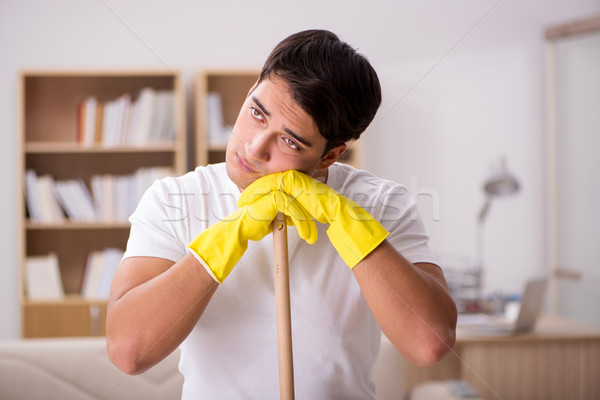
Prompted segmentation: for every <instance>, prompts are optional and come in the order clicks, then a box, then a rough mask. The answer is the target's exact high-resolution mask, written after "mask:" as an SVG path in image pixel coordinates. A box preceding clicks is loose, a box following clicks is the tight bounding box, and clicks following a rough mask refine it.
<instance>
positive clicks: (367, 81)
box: [258, 30, 381, 152]
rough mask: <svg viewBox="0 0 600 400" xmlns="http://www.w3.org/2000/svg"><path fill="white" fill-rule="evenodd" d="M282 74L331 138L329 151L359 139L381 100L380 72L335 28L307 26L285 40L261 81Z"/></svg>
mask: <svg viewBox="0 0 600 400" xmlns="http://www.w3.org/2000/svg"><path fill="white" fill-rule="evenodd" d="M273 76H276V77H279V78H282V79H283V80H284V81H285V82H286V83H287V84H288V85H289V86H290V89H291V91H292V95H293V97H294V100H296V102H297V103H298V104H299V105H300V106H301V107H302V108H303V109H304V110H305V111H306V112H307V113H308V114H309V115H310V116H311V117H312V118H313V120H314V121H315V124H316V125H317V128H318V129H319V132H320V133H321V135H322V136H323V137H324V138H325V139H326V140H327V148H326V149H325V150H326V152H327V151H328V150H329V149H331V148H333V147H335V146H337V145H340V144H343V143H345V142H347V141H349V140H351V139H358V138H359V137H360V135H361V134H362V133H363V132H364V130H365V129H366V128H367V126H369V124H370V123H371V121H372V120H373V118H374V117H375V113H376V112H377V109H378V108H379V105H380V104H381V86H380V84H379V79H378V78H377V73H376V72H375V70H374V69H373V67H372V66H371V64H370V63H369V61H368V60H367V59H366V57H364V56H363V55H361V54H359V53H358V52H357V51H356V50H355V49H354V48H352V47H351V46H350V45H349V44H347V43H345V42H343V41H341V40H340V39H339V38H338V37H337V36H336V35H335V34H334V33H332V32H329V31H326V30H308V31H303V32H298V33H296V34H293V35H291V36H289V37H287V38H286V39H284V40H283V41H281V42H280V43H279V44H278V45H277V46H276V47H275V49H273V51H272V52H271V54H270V55H269V57H268V58H267V61H266V62H265V65H264V66H263V68H262V71H261V73H260V77H259V79H258V82H259V83H260V82H262V81H263V80H265V79H269V78H271V77H273Z"/></svg>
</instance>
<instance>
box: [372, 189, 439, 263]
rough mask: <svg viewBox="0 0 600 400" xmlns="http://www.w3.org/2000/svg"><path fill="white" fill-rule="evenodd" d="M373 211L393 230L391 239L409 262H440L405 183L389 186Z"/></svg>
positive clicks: (389, 240) (386, 226)
mask: <svg viewBox="0 0 600 400" xmlns="http://www.w3.org/2000/svg"><path fill="white" fill-rule="evenodd" d="M373 211H374V214H372V215H373V217H375V218H376V219H377V220H379V222H381V224H382V225H383V226H384V227H385V228H386V229H387V230H388V231H389V232H390V235H389V236H388V238H387V240H388V242H389V243H391V244H392V246H394V248H395V249H396V250H397V251H398V252H399V253H400V254H402V256H404V257H405V258H406V259H407V260H408V261H410V262H411V263H413V264H414V263H432V264H436V265H439V260H438V257H437V256H436V255H435V253H434V252H433V251H432V250H431V249H430V247H429V244H428V243H429V235H427V233H426V232H425V226H424V224H423V220H422V219H421V215H420V214H419V210H418V208H417V203H416V201H415V200H414V199H413V198H412V197H411V196H410V193H409V192H408V190H407V189H406V188H405V187H404V186H402V185H393V186H391V187H388V188H387V190H385V191H384V192H383V193H382V194H381V196H380V197H379V200H378V205H376V206H375V207H374V210H373Z"/></svg>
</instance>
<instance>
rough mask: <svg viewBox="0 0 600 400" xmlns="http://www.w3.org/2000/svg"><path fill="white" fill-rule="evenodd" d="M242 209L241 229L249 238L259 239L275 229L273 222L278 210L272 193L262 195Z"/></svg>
mask: <svg viewBox="0 0 600 400" xmlns="http://www.w3.org/2000/svg"><path fill="white" fill-rule="evenodd" d="M241 210H243V211H242V214H241V218H243V221H242V224H241V229H242V230H243V233H244V237H245V238H247V239H248V240H255V241H258V240H260V239H262V238H263V237H264V236H266V235H267V234H269V233H270V232H271V231H272V230H273V226H272V222H273V220H274V219H275V216H276V215H277V212H278V211H277V207H276V205H275V200H274V199H273V196H272V195H265V196H261V197H259V198H257V199H256V200H255V201H253V202H252V203H250V204H247V205H245V206H243V207H242V208H241Z"/></svg>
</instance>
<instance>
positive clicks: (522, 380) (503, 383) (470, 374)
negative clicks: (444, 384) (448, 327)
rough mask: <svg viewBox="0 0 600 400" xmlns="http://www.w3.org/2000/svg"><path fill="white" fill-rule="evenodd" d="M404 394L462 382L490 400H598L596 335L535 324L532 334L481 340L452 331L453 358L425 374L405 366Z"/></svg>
mask: <svg viewBox="0 0 600 400" xmlns="http://www.w3.org/2000/svg"><path fill="white" fill-rule="evenodd" d="M404 368H405V369H404V371H405V380H406V385H407V389H409V390H410V389H411V388H413V387H414V386H415V385H417V384H418V383H421V382H425V381H431V380H446V379H462V380H465V381H467V382H469V383H470V384H471V385H472V386H473V387H474V388H475V389H476V390H477V391H478V392H479V394H480V395H481V396H482V397H483V398H485V399H489V400H495V399H502V400H518V399H524V400H536V399H543V400H552V399H556V400H564V399H577V400H585V399H590V400H597V399H600V330H598V329H593V328H590V327H586V326H583V325H580V324H578V323H573V322H569V321H565V320H560V319H554V318H548V317H545V318H540V320H539V321H538V323H537V326H536V329H535V330H534V331H533V332H530V333H527V334H522V335H508V336H481V335H479V336H478V335H475V334H471V333H469V331H468V330H467V329H461V328H460V327H459V329H457V341H456V346H455V348H454V350H453V353H452V354H450V355H449V356H448V357H446V358H445V359H444V360H442V361H441V362H440V363H439V364H437V365H435V366H433V367H430V368H419V367H416V366H414V365H413V364H411V363H409V362H408V361H406V362H405V366H404Z"/></svg>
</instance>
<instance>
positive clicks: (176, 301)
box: [106, 254, 219, 374]
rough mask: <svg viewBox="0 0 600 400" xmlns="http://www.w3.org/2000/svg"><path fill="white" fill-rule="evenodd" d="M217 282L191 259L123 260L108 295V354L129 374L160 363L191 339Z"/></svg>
mask: <svg viewBox="0 0 600 400" xmlns="http://www.w3.org/2000/svg"><path fill="white" fill-rule="evenodd" d="M218 286H219V285H218V283H217V282H216V281H215V280H214V279H213V278H212V277H211V276H210V274H209V273H208V272H207V271H206V269H205V268H204V267H203V266H202V265H201V264H200V262H198V261H197V260H196V258H195V257H194V256H193V255H191V254H187V255H186V256H184V257H183V258H182V259H181V260H180V261H178V262H177V263H173V261H170V260H166V259H163V258H155V257H131V258H127V259H125V260H123V262H122V263H121V266H120V267H119V269H118V271H117V273H116V275H115V277H114V280H113V283H112V287H111V292H110V298H109V301H108V311H107V319H106V339H107V350H108V355H109V357H110V359H111V360H112V362H113V363H114V364H115V365H116V366H117V367H119V369H121V370H122V371H124V372H126V373H128V374H138V373H142V372H144V371H146V370H147V369H149V368H150V367H152V366H154V365H155V364H157V363H158V362H159V361H161V360H162V359H163V358H165V357H166V356H167V355H169V354H170V353H171V352H172V351H174V350H175V349H176V348H177V346H179V344H180V343H181V342H182V341H183V340H184V339H185V338H186V337H187V335H188V334H189V333H190V332H191V330H192V328H193V327H194V325H195V324H196V322H197V321H198V319H199V318H200V316H201V315H202V313H203V312H204V309H205V308H206V306H207V304H208V303H209V301H210V299H211V298H212V295H213V294H214V293H215V291H216V289H217V287H218Z"/></svg>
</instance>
